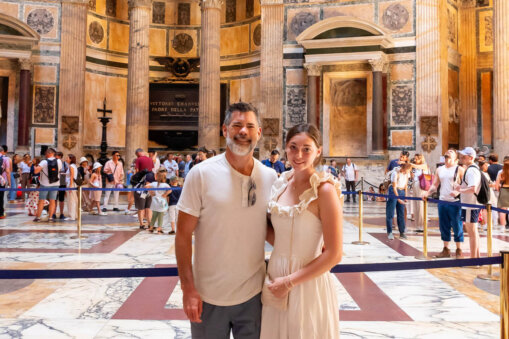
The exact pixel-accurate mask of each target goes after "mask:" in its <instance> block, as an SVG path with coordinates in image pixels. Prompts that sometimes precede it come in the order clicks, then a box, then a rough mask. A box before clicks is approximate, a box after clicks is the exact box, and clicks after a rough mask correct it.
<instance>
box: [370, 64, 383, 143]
mask: <svg viewBox="0 0 509 339" xmlns="http://www.w3.org/2000/svg"><path fill="white" fill-rule="evenodd" d="M369 64H370V65H371V68H372V69H373V102H372V107H373V108H372V112H371V114H372V119H371V121H372V132H371V133H372V134H371V138H372V139H371V142H372V148H371V149H372V152H373V153H383V150H384V135H383V133H384V129H383V122H384V117H383V114H384V112H383V83H382V73H383V71H384V70H385V69H386V68H387V67H386V66H387V58H385V57H382V58H380V59H373V60H369Z"/></svg>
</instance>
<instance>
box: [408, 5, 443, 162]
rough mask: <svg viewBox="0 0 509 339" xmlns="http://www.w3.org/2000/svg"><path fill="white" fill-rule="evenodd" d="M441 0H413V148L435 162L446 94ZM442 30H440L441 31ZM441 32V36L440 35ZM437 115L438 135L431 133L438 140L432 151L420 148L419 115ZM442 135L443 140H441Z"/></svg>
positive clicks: (441, 145) (437, 156)
mask: <svg viewBox="0 0 509 339" xmlns="http://www.w3.org/2000/svg"><path fill="white" fill-rule="evenodd" d="M445 5H446V2H445V1H436V0H417V1H416V18H417V22H416V27H417V29H416V71H417V72H416V73H417V93H416V101H417V102H416V104H417V105H416V106H417V120H418V121H417V127H418V128H417V129H416V134H417V138H416V143H417V145H416V146H417V150H418V151H419V152H424V155H425V156H426V158H427V161H428V162H429V163H435V162H438V160H439V158H440V155H441V154H442V151H443V149H447V146H448V145H447V129H448V103H447V101H448V93H447V88H448V87H447V80H448V79H447V40H446V36H445V34H446V32H447V27H446V26H445V24H446V21H445V18H444V17H443V15H444V13H446V11H445ZM441 32H442V33H441ZM441 34H443V35H441ZM421 116H428V117H430V116H431V117H437V119H438V135H432V136H431V137H433V138H435V140H436V141H437V142H438V146H437V147H436V148H435V150H434V151H431V152H429V153H427V152H425V151H423V148H422V142H423V141H424V138H425V137H426V135H420V130H419V129H420V128H419V126H420V121H419V119H420V117H421ZM444 136H445V141H444Z"/></svg>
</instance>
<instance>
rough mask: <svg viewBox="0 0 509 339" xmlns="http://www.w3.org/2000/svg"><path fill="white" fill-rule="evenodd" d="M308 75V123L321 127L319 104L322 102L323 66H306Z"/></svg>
mask: <svg viewBox="0 0 509 339" xmlns="http://www.w3.org/2000/svg"><path fill="white" fill-rule="evenodd" d="M304 67H305V68H306V70H307V74H308V102H307V122H308V123H310V124H315V125H316V126H320V123H319V119H318V115H319V109H318V107H319V106H318V104H319V102H320V98H319V96H320V74H321V71H322V66H321V65H317V64H304Z"/></svg>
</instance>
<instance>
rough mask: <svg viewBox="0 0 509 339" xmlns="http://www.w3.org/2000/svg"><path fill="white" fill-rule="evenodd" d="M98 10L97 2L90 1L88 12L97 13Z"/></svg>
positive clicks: (94, 0) (95, 0)
mask: <svg viewBox="0 0 509 339" xmlns="http://www.w3.org/2000/svg"><path fill="white" fill-rule="evenodd" d="M96 8H97V0H88V10H89V11H92V12H95V10H96Z"/></svg>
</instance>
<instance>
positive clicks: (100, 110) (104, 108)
mask: <svg viewBox="0 0 509 339" xmlns="http://www.w3.org/2000/svg"><path fill="white" fill-rule="evenodd" d="M97 112H99V113H102V114H103V118H105V117H106V113H110V114H111V113H113V111H112V110H111V109H106V98H104V101H103V108H102V109H100V108H98V109H97Z"/></svg>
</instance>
